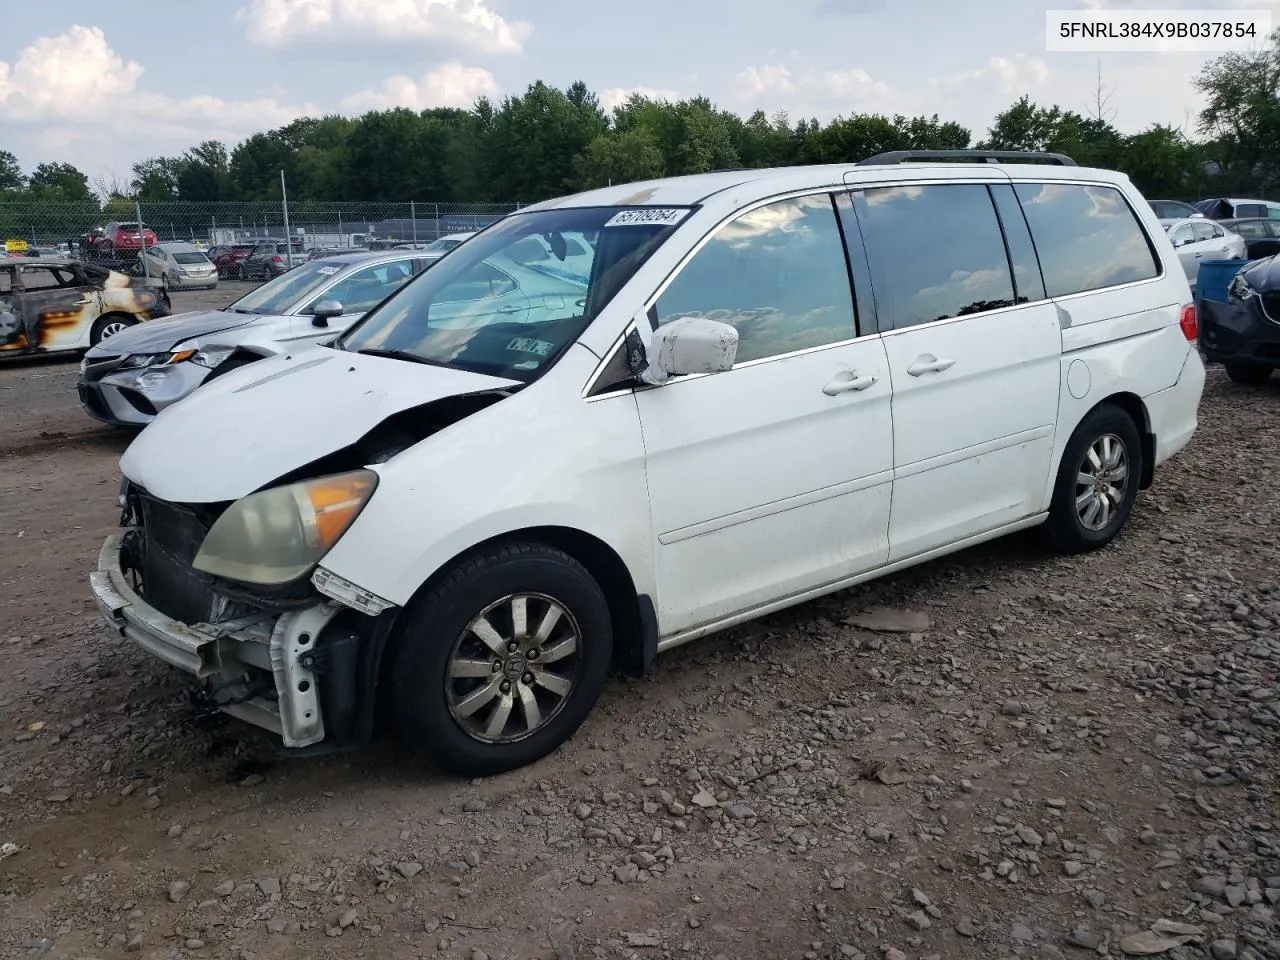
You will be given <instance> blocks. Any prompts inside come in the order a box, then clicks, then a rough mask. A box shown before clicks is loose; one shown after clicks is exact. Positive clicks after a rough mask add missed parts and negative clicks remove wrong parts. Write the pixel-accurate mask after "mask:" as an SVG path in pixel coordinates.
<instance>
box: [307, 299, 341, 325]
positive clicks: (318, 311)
mask: <svg viewBox="0 0 1280 960" xmlns="http://www.w3.org/2000/svg"><path fill="white" fill-rule="evenodd" d="M340 316H342V304H341V303H339V302H338V301H337V300H321V301H320V302H319V303H317V304H316V305H315V306H314V307H312V308H311V325H312V326H313V327H327V326H328V325H329V321H330V320H331V319H332V318H333V317H340Z"/></svg>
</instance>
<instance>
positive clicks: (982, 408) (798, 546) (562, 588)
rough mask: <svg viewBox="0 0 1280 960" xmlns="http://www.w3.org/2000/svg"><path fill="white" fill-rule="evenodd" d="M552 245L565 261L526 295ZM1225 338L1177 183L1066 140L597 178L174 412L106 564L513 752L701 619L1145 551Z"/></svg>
mask: <svg viewBox="0 0 1280 960" xmlns="http://www.w3.org/2000/svg"><path fill="white" fill-rule="evenodd" d="M957 160H958V161H961V162H953V161H957ZM1046 160H1047V161H1050V162H1044V161H1046ZM964 161H968V162H964ZM993 161H995V162H993ZM531 240H532V241H536V243H531V242H530V241H531ZM534 247H537V249H534ZM539 250H541V251H543V252H544V253H548V252H549V254H550V255H549V256H543V255H541V254H539ZM512 260H517V261H520V262H522V263H524V264H525V265H526V266H527V268H528V269H529V270H532V271H534V272H536V273H538V274H540V275H545V276H546V277H548V278H556V279H557V280H558V281H561V282H562V283H561V286H559V287H553V286H550V285H548V286H547V287H546V288H545V289H547V290H549V291H550V292H548V293H545V294H543V293H538V292H536V291H535V292H527V293H528V295H527V296H525V297H524V298H523V299H522V300H521V303H520V308H519V309H518V310H513V309H511V306H510V304H511V297H510V296H509V294H511V292H512V291H511V289H510V285H511V284H512V283H517V282H520V281H516V280H513V279H512V276H513V275H512V274H510V273H509V272H506V273H504V272H503V271H500V270H497V269H495V266H494V264H495V263H506V262H509V261H512ZM566 285H568V286H566ZM569 287H572V290H573V292H568V290H569ZM1195 341H1196V315H1195V308H1194V306H1193V304H1192V302H1191V296H1190V290H1189V287H1188V284H1187V279H1186V275H1185V273H1184V272H1183V270H1182V267H1181V266H1180V265H1179V263H1178V259H1177V256H1176V255H1175V253H1174V250H1173V248H1172V246H1171V245H1170V243H1169V240H1168V238H1167V236H1166V235H1165V233H1164V231H1163V230H1162V229H1161V227H1160V224H1159V222H1158V221H1157V219H1156V216H1155V214H1154V212H1152V210H1151V208H1150V207H1149V206H1148V205H1147V203H1146V202H1145V201H1144V200H1143V198H1142V196H1141V195H1140V194H1139V193H1138V192H1137V190H1135V189H1134V187H1133V186H1132V185H1131V184H1130V182H1129V180H1128V179H1127V178H1126V177H1125V176H1123V175H1122V174H1118V173H1115V172H1111V171H1106V170H1094V169H1084V168H1081V167H1078V166H1076V165H1074V164H1073V163H1072V162H1071V161H1070V160H1069V159H1067V158H1065V157H1060V156H1056V155H1026V154H1012V155H1011V154H991V153H976V152H975V153H968V152H964V153H960V154H955V153H947V154H943V155H940V156H939V155H935V154H932V153H924V154H921V153H908V154H887V155H882V156H878V157H873V158H871V159H868V160H864V161H862V162H861V163H858V164H849V165H836V166H816V167H793V168H786V169H773V170H734V171H727V172H717V173H708V174H702V175H697V176H687V177H677V178H672V179H666V180H657V181H652V182H646V183H634V184H629V185H624V186H613V187H608V188H605V189H599V190H593V191H590V192H587V193H582V194H578V195H575V196H569V197H562V198H559V199H556V200H549V201H546V202H544V203H539V204H536V205H534V206H530V207H526V208H524V209H522V210H521V211H519V212H518V213H515V214H513V215H511V216H508V217H505V218H504V219H502V220H500V221H498V222H497V223H495V224H493V225H491V226H489V227H487V228H486V229H484V230H483V231H481V232H480V233H478V234H477V235H476V236H474V237H472V238H471V239H469V240H468V241H467V242H466V243H465V244H463V245H461V246H460V247H458V248H457V249H456V250H453V251H451V252H450V253H449V254H448V256H446V257H444V258H443V259H442V260H441V261H440V262H439V263H438V264H436V265H435V266H434V267H433V268H432V269H430V270H427V271H425V272H423V273H421V274H419V275H418V276H417V277H416V278H414V279H413V280H411V281H409V282H408V283H406V284H405V285H404V286H403V287H401V288H400V289H399V290H398V291H397V292H396V293H395V294H394V295H393V296H391V297H390V298H389V299H387V300H386V301H384V302H383V303H382V304H380V305H379V306H378V307H376V308H375V309H373V310H372V311H371V312H369V313H368V314H367V315H365V317H364V318H363V319H362V320H360V321H359V322H357V323H356V324H355V325H354V326H353V327H352V328H351V329H350V330H348V331H347V332H346V333H345V334H343V335H342V336H341V337H339V338H338V339H337V340H336V341H335V342H334V343H333V344H331V345H330V346H323V347H316V348H311V349H308V350H306V351H302V352H299V353H297V354H296V355H292V354H290V355H284V356H279V357H275V358H271V359H266V360H262V361H260V362H258V363H255V364H252V365H250V366H247V367H244V368H242V369H239V370H235V371H233V372H230V373H228V374H227V375H226V376H223V377H221V378H219V379H217V380H215V381H213V382H212V383H210V384H208V385H207V386H205V387H204V388H202V389H201V390H200V391H198V392H197V393H196V394H194V395H193V396H192V397H191V398H189V399H187V400H184V401H182V402H180V403H178V404H176V405H175V406H172V407H169V408H168V409H166V410H164V411H162V412H161V413H160V415H159V416H158V417H157V418H156V419H155V420H154V421H153V422H152V424H151V425H150V426H149V427H147V429H146V430H144V431H143V432H142V433H141V435H140V436H139V437H138V438H137V439H136V440H134V441H133V443H132V445H131V446H130V447H129V449H128V450H127V452H126V453H125V454H124V456H123V458H122V459H121V469H122V472H123V474H124V480H123V482H122V487H121V493H120V503H121V505H122V507H123V519H122V525H123V527H124V530H122V531H121V533H119V534H118V535H115V536H112V537H110V538H109V539H108V540H107V542H106V543H105V544H104V546H103V549H102V551H101V555H100V558H99V566H98V569H97V570H96V571H95V572H93V573H92V574H91V580H92V588H93V592H94V593H95V595H96V597H97V600H98V603H99V606H100V607H101V609H102V611H103V613H104V614H105V616H106V617H107V619H108V621H109V622H110V623H111V624H112V625H114V627H115V628H116V629H117V630H118V631H119V632H120V633H122V634H123V635H124V636H125V637H127V638H129V639H130V640H132V641H133V642H135V643H136V644H138V645H139V646H141V647H142V648H143V649H144V650H146V651H148V652H150V653H152V654H154V655H155V656H157V657H160V658H162V659H164V660H166V661H168V662H169V663H171V664H173V665H174V666H176V667H178V668H179V669H181V670H182V671H185V672H186V673H188V674H190V675H192V676H193V677H195V678H197V679H198V681H199V683H200V685H201V686H202V687H203V689H204V691H205V692H206V693H207V695H208V696H209V697H210V698H211V699H212V700H213V701H214V702H216V703H217V704H219V705H221V707H222V708H223V709H224V710H226V711H227V712H229V713H231V714H233V715H235V716H238V717H241V718H243V719H245V720H248V721H251V722H253V723H255V724H258V725H260V726H263V727H266V728H268V729H270V730H272V731H275V732H276V733H277V734H278V735H279V736H280V737H281V739H282V741H283V744H284V746H285V747H288V748H293V749H295V750H302V749H307V748H311V749H321V750H322V749H328V748H330V747H340V746H344V745H351V744H356V743H361V742H364V741H366V740H368V738H369V737H370V736H371V735H372V734H373V733H374V731H375V718H385V719H386V720H387V721H388V723H389V725H390V726H391V727H392V728H393V729H394V730H395V731H396V733H397V734H398V735H399V736H400V737H401V738H402V739H403V740H404V741H405V742H406V743H407V744H409V745H410V746H411V747H413V748H415V749H417V750H420V751H421V752H422V753H423V754H425V755H426V756H428V757H430V758H432V759H434V760H435V761H436V762H438V763H439V764H441V765H443V766H444V767H446V768H448V769H450V770H452V771H455V772H458V773H465V774H470V775H484V774H492V773H495V772H498V771H503V770H509V769H512V768H515V767H519V766H521V765H523V764H527V763H530V762H532V761H534V760H536V759H537V758H539V757H541V756H543V755H545V754H546V753H548V752H549V751H551V750H553V749H555V748H556V747H557V746H558V745H559V744H561V743H563V742H564V741H565V740H566V739H567V738H569V737H570V736H571V735H572V734H573V732H574V731H575V730H576V729H577V728H578V727H579V725H580V724H581V723H582V722H583V720H584V719H585V718H586V716H587V714H588V713H589V711H590V710H591V708H592V706H593V704H594V703H595V701H596V699H597V697H598V695H599V694H600V692H601V689H602V687H603V686H604V684H605V681H606V679H607V677H608V675H609V673H610V671H611V670H614V669H617V670H619V671H622V672H628V673H639V672H642V671H644V670H645V669H646V668H647V667H648V665H649V663H650V661H651V660H652V658H653V657H654V655H655V654H656V653H659V652H662V651H665V650H669V649H671V648H672V647H675V646H676V645H678V644H681V643H684V642H685V641H688V640H692V639H694V638H697V637H701V636H703V635H705V634H708V633H711V632H713V631H718V630H722V629H724V628H726V627H730V626H732V625H734V624H737V623H741V622H743V621H745V620H748V619H750V618H753V617H758V616H761V615H763V614H766V613H769V612H770V611H774V610H778V609H780V608H783V607H786V606H789V605H791V604H796V603H801V602H803V601H805V600H809V599H812V598H814V597H819V596H822V595H823V594H828V593H831V592H833V591H837V590H841V589H844V588H847V587H850V586H852V585H854V584H858V583H861V582H863V581H866V580H869V579H871V578H874V577H878V576H880V575H882V574H885V573H888V572H891V571H895V570H901V569H903V568H904V567H908V566H911V565H912V564H917V563H920V562H922V561H926V560H929V559H931V558H934V557H938V556H942V555H944V554H947V553H950V552H952V551H956V550H960V549H962V548H964V547H968V546H972V545H973V544H976V543H980V542H982V541H984V540H990V539H992V538H994V537H999V536H1001V535H1003V534H1006V533H1009V532H1011V531H1015V530H1021V529H1023V528H1027V527H1032V526H1036V525H1043V528H1044V532H1045V534H1046V538H1047V540H1048V542H1049V543H1050V544H1052V545H1053V546H1055V547H1056V548H1057V549H1059V550H1062V551H1066V552H1077V551H1083V550H1090V549H1094V548H1098V547H1102V546H1103V545H1105V544H1107V543H1108V542H1110V541H1111V540H1112V539H1113V538H1114V537H1115V536H1116V535H1117V533H1118V532H1119V531H1120V529H1121V528H1122V527H1123V525H1124V524H1125V521H1126V520H1127V518H1128V517H1129V515H1130V511H1131V510H1132V509H1133V504H1134V498H1135V497H1136V496H1137V494H1138V491H1139V490H1140V489H1142V488H1144V487H1146V486H1148V485H1149V484H1150V483H1151V480H1152V471H1153V470H1154V469H1155V468H1156V467H1157V466H1159V465H1160V464H1161V463H1163V462H1164V461H1165V460H1167V459H1168V458H1169V457H1171V456H1172V455H1174V454H1175V453H1177V452H1178V451H1179V450H1181V449H1182V448H1183V447H1184V446H1185V445H1186V444H1187V442H1188V441H1189V440H1190V438H1191V436H1192V433H1193V432H1194V431H1195V429H1196V415H1197V408H1198V405H1199V402H1200V396H1201V392H1202V390H1203V386H1204V367H1203V365H1202V363H1201V358H1200V354H1199V352H1198V351H1197V349H1196V342H1195Z"/></svg>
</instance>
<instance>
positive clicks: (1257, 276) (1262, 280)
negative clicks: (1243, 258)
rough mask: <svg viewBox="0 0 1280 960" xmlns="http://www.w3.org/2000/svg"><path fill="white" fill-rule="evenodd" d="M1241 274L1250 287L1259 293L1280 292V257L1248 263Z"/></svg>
mask: <svg viewBox="0 0 1280 960" xmlns="http://www.w3.org/2000/svg"><path fill="white" fill-rule="evenodd" d="M1241 272H1242V273H1243V274H1244V278H1245V281H1246V282H1247V283H1248V284H1249V286H1251V287H1253V289H1255V290H1257V291H1259V292H1262V293H1274V292H1276V291H1280V256H1276V257H1266V258H1265V259H1262V260H1255V261H1253V262H1252V263H1246V264H1245V265H1244V267H1243V268H1242V270H1241Z"/></svg>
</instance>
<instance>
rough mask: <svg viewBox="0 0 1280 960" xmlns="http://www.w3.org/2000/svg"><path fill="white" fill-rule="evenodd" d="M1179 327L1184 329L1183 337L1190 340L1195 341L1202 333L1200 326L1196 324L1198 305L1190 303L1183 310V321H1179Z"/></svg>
mask: <svg viewBox="0 0 1280 960" xmlns="http://www.w3.org/2000/svg"><path fill="white" fill-rule="evenodd" d="M1178 325H1179V326H1180V327H1182V335H1183V336H1184V337H1186V338H1187V339H1188V340H1192V341H1194V340H1195V339H1196V337H1197V336H1198V335H1199V333H1200V325H1199V324H1198V323H1197V322H1196V305H1195V304H1194V303H1188V304H1187V305H1186V306H1185V307H1183V308H1182V319H1181V320H1179V321H1178Z"/></svg>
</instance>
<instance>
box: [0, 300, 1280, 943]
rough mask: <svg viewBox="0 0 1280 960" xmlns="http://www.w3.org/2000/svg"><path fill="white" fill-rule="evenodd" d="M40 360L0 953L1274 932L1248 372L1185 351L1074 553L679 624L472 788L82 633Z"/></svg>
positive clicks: (12, 627) (90, 463) (73, 445)
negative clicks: (305, 741) (636, 668)
mask: <svg viewBox="0 0 1280 960" xmlns="http://www.w3.org/2000/svg"><path fill="white" fill-rule="evenodd" d="M231 293H232V291H231V290H230V285H228V286H227V288H226V289H224V290H220V291H218V296H220V297H224V298H226V299H229V297H230V295H231ZM180 296H189V295H180ZM180 303H181V302H180ZM73 378H74V365H68V364H48V363H45V364H31V365H26V366H18V367H12V368H6V369H4V370H0V405H3V407H4V409H5V410H6V412H9V413H10V416H9V417H8V418H6V420H7V422H6V424H5V425H3V426H2V427H0V458H2V461H0V462H3V465H4V469H3V471H0V537H3V542H4V544H5V547H4V548H3V549H0V603H3V605H4V606H3V609H4V611H5V615H4V617H3V620H0V658H2V659H0V666H2V667H3V669H0V844H6V843H8V844H12V845H13V847H3V848H0V858H2V859H0V955H4V956H13V957H24V958H36V957H41V956H43V957H48V958H63V957H65V958H81V960H83V958H91V957H92V958H98V960H106V958H114V957H135V956H136V957H140V958H147V960H151V958H154V960H161V958H170V957H173V958H177V957H218V958H235V960H244V958H254V957H287V958H299V960H301V958H307V960H322V958H329V957H334V958H336V957H343V958H365V957H368V958H374V957H377V958H386V957H389V956H390V957H428V958H437V957H440V958H445V957H448V958H464V960H485V958H490V960H500V958H511V960H516V958H519V960H534V958H546V960H552V958H554V960H567V958H571V957H573V958H594V957H601V958H604V957H637V958H640V957H643V958H659V957H661V958H707V960H736V958H755V957H761V958H764V957H769V958H797V960H799V958H811V960H816V958H859V957H862V958H867V960H906V958H910V960H924V958H937V960H951V958H997V960H998V958H1006V957H1027V958H1041V960H1047V958H1059V957H1082V958H1083V957H1087V956H1089V955H1094V956H1110V957H1121V956H1127V955H1128V956H1133V955H1136V956H1165V957H1171V958H1200V957H1213V958H1217V960H1228V958H1239V960H1256V958H1270V960H1280V920H1278V918H1277V911H1278V910H1280V802H1278V800H1280V792H1278V790H1277V780H1276V771H1277V760H1278V756H1277V746H1278V745H1280V547H1278V546H1277V536H1276V530H1277V520H1278V518H1280V493H1277V490H1280V487H1278V486H1277V485H1276V484H1275V483H1274V482H1273V476H1272V474H1273V472H1274V471H1275V469H1276V465H1277V464H1280V419H1278V418H1277V413H1278V412H1280V378H1278V379H1277V380H1273V382H1272V385H1271V387H1270V388H1268V389H1264V390H1247V389H1243V388H1239V387H1236V386H1234V385H1232V384H1230V383H1229V382H1228V381H1227V380H1226V379H1225V377H1224V376H1223V375H1222V373H1221V371H1220V369H1217V368H1215V369H1212V370H1211V372H1210V378H1209V383H1208V385H1207V387H1206V393H1205V399H1204V403H1203V406H1202V414H1201V428H1200V432H1199V433H1198V434H1197V437H1196V439H1195V440H1194V441H1193V444H1192V446H1191V447H1190V448H1189V449H1188V450H1187V451H1185V452H1184V453H1183V454H1182V455H1181V456H1179V457H1178V458H1177V459H1176V460H1175V461H1174V462H1172V463H1170V464H1169V465H1167V466H1166V467H1165V468H1164V470H1163V471H1162V472H1161V473H1160V475H1159V476H1158V477H1157V481H1156V484H1155V486H1154V487H1153V488H1152V489H1151V490H1149V491H1147V492H1146V493H1145V494H1144V495H1143V496H1142V497H1141V498H1140V499H1139V502H1138V508H1137V511H1136V513H1135V515H1134V517H1133V520H1132V522H1131V524H1130V526H1129V528H1128V530H1127V531H1126V532H1125V533H1124V534H1123V535H1122V537H1121V538H1120V539H1119V540H1118V541H1117V542H1116V543H1115V544H1114V545H1113V546H1112V547H1111V548H1109V549H1107V550H1104V551H1101V552H1099V553H1096V554H1092V555H1089V556H1084V557H1077V558H1070V559H1064V558H1060V557H1054V556H1049V555H1046V554H1044V553H1042V552H1041V551H1040V550H1039V549H1038V548H1037V547H1036V545H1035V543H1034V540H1033V538H1031V537H1029V536H1022V537H1015V538H1010V539H1007V540H1004V541H1001V542H999V543H994V544H988V545H986V546H984V547H982V548H979V549H976V550H971V551H968V552H966V553H964V554H960V555H957V556H955V557H952V558H948V559H945V560H942V561H939V562H935V563H931V564H928V565H926V566H923V567H920V568H917V569H915V570H912V571H909V572H907V573H904V574H901V575H898V576H894V577H891V578H888V579H886V580H882V581H879V582H877V583H874V584H871V585H869V586H866V587H862V588H859V589H856V590H850V591H847V592H845V593H842V594H838V595H836V596H834V597H830V598H827V599H825V600H822V601H818V602H815V603H810V604H806V605H804V606H802V607H799V608H796V609H794V610H792V611H789V612H785V613H782V614H778V615H775V616H772V617H769V618H767V619H765V620H762V621H759V622H757V623H754V624H751V625H748V626H746V627H743V628H739V629H736V630H733V631H730V632H728V633H726V634H723V635H720V636H717V637H713V638H709V639H707V640H704V641H700V642H699V643H695V644H691V645H689V646H687V647H683V648H681V649H679V650H676V651H673V652H672V653H670V654H667V655H664V656H663V657H661V658H659V661H658V663H657V665H656V667H655V669H654V672H653V673H652V675H651V676H649V677H648V678H646V679H644V680H642V681H625V682H624V681H621V680H619V681H615V682H613V683H612V684H611V685H610V687H609V688H608V689H607V690H606V693H605V695H604V696H603V698H602V700H601V703H600V706H599V707H598V708H597V711H596V713H595V714H594V715H593V717H592V718H591V719H590V720H589V721H588V723H587V724H586V726H585V727H584V728H583V729H582V731H581V732H580V733H579V734H578V736H577V737H576V738H575V739H574V740H573V741H572V742H571V743H569V744H568V745H567V746H566V747H565V748H564V749H562V750H561V751H559V752H558V753H557V754H555V755H553V756H552V757H550V758H548V759H547V760H546V761H544V762H542V763H540V764H537V765H535V766H533V767H530V768H527V769H525V770H521V771H518V772H515V773H512V774H508V775H504V776H501V777H496V778H492V779H488V780H484V781H475V782H465V781H457V780H451V779H447V778H445V777H442V776H441V775H439V774H437V773H435V772H434V771H432V770H430V769H427V768H424V767H423V766H421V765H420V764H418V763H416V762H414V761H413V760H411V759H409V758H407V757H406V756H403V755H401V754H400V753H398V752H397V751H396V750H395V748H393V747H391V746H389V745H386V744H377V745H375V746H374V747H373V748H371V749H368V750H365V751H361V752H357V753H350V754H344V755H340V756H334V757H329V758H326V759H308V760H281V759H280V758H278V757H277V755H276V754H275V752H274V751H273V749H272V746H271V744H270V743H269V741H268V740H266V739H265V738H264V737H260V736H259V735H258V734H257V733H256V732H254V731H253V730H251V729H248V728H246V727H244V726H242V725H240V724H237V723H236V722H234V721H231V720H229V719H224V718H222V717H221V716H219V715H213V716H210V715H207V714H204V713H202V712H200V710H199V709H198V708H197V707H195V706H192V705H191V704H190V701H188V700H187V698H186V697H185V696H184V693H183V689H182V686H181V684H180V682H179V680H178V678H177V677H176V676H175V675H174V674H173V673H171V672H170V671H169V670H167V669H166V668H164V667H163V666H162V665H160V664H158V663H157V662H155V661H153V660H152V659H150V658H148V657H146V656H143V655H142V654H141V653H139V652H137V651H136V650H134V649H132V648H131V647H129V646H127V645H126V644H125V642H123V641H121V640H120V639H118V638H116V637H114V636H112V635H110V634H108V633H107V632H106V631H105V630H103V629H101V628H100V627H99V625H98V618H97V614H96V612H95V611H94V610H93V608H92V605H91V602H90V600H89V598H88V591H87V586H86V573H87V570H88V568H89V566H90V564H91V563H92V561H93V558H94V555H95V552H96V549H97V546H98V544H99V543H100V541H101V538H102V537H103V536H104V535H106V533H108V532H109V531H110V530H111V529H112V528H113V526H114V524H115V522H116V516H115V508H114V506H113V497H114V493H115V484H116V462H115V461H116V458H117V457H118V456H119V454H120V452H121V451H122V450H123V448H124V445H125V444H126V443H127V440H128V435H127V434H120V433H118V432H115V431H110V430H105V429H102V428H99V427H97V426H95V425H94V424H92V422H91V421H88V420H87V418H85V417H84V415H83V414H81V413H80V411H79V410H78V408H77V407H76V405H75V400H74V392H73V391H72V381H73ZM10 851H13V852H11V853H10ZM6 854H8V855H6Z"/></svg>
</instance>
